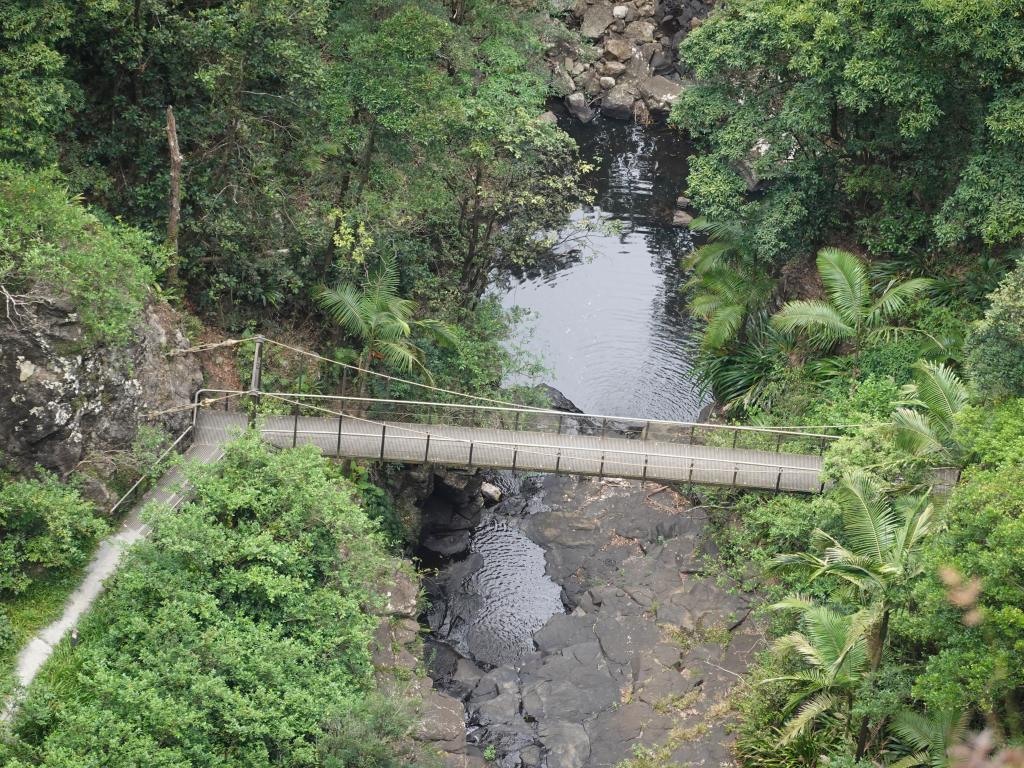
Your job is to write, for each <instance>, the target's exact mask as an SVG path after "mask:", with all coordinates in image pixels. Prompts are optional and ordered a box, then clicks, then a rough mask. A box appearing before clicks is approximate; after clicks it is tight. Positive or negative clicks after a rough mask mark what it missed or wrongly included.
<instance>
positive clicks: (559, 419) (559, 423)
mask: <svg viewBox="0 0 1024 768" xmlns="http://www.w3.org/2000/svg"><path fill="white" fill-rule="evenodd" d="M564 419H565V414H563V413H560V414H558V434H562V421H563V420H564Z"/></svg>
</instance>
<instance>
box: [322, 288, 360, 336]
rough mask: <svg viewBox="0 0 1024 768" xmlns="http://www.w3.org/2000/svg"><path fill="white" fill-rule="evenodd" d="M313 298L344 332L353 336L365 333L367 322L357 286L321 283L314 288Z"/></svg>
mask: <svg viewBox="0 0 1024 768" xmlns="http://www.w3.org/2000/svg"><path fill="white" fill-rule="evenodd" d="M313 299H314V301H316V304H317V306H318V307H320V309H322V310H324V311H325V312H326V313H327V314H328V315H330V316H331V318H332V319H333V320H334V321H335V322H336V323H337V324H338V325H340V326H341V327H342V328H343V329H344V330H345V332H346V333H350V334H352V335H353V336H365V335H366V333H367V331H368V330H369V323H368V321H367V318H366V316H365V307H364V305H363V302H362V294H361V292H360V291H359V289H358V288H356V287H355V286H352V285H348V284H342V285H338V286H335V287H334V288H328V287H327V286H324V285H321V286H318V287H317V288H316V289H315V290H314V293H313Z"/></svg>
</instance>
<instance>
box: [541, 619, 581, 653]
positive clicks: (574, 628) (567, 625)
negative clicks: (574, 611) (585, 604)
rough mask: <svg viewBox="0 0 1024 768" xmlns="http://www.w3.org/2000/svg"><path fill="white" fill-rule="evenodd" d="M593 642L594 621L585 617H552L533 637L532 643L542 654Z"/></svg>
mask: <svg viewBox="0 0 1024 768" xmlns="http://www.w3.org/2000/svg"><path fill="white" fill-rule="evenodd" d="M593 640H594V620H593V618H588V617H587V616H568V615H560V616H552V617H551V618H550V619H548V621H547V623H546V624H545V625H544V626H543V627H541V628H540V629H539V630H538V631H537V632H536V633H534V635H533V642H534V643H536V644H537V649H538V650H540V651H542V652H550V651H553V650H557V649H559V648H566V647H569V646H575V645H577V644H578V643H587V642H590V641H593Z"/></svg>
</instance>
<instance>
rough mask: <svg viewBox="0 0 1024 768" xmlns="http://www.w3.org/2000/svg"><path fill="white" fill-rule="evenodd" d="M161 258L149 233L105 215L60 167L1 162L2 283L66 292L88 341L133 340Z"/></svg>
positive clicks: (37, 291)
mask: <svg viewBox="0 0 1024 768" xmlns="http://www.w3.org/2000/svg"><path fill="white" fill-rule="evenodd" d="M159 261H160V256H159V251H158V249H157V248H156V246H154V244H153V242H152V240H150V239H149V237H148V236H146V235H145V234H143V233H142V232H141V231H139V230H137V229H132V228H130V227H126V226H123V225H121V224H112V223H106V222H104V221H102V220H101V219H99V218H98V217H97V216H95V215H94V214H93V213H91V212H90V211H89V210H88V209H87V208H86V207H85V206H83V205H82V204H81V203H80V202H79V201H78V200H76V199H74V198H72V197H69V195H68V193H67V190H66V189H65V188H64V187H63V186H62V185H61V184H60V181H59V179H58V177H57V176H56V174H55V173H54V172H52V171H28V170H26V169H24V168H21V167H19V166H17V165H14V164H12V163H7V162H0V285H4V286H5V287H6V288H7V290H8V291H10V292H11V293H23V294H31V295H42V296H48V297H58V296H67V297H68V298H69V299H70V300H71V302H72V303H73V304H74V307H75V310H76V311H77V312H78V314H79V316H80V317H81V320H82V325H83V326H84V328H85V332H86V336H87V341H126V340H127V338H128V333H129V330H130V329H131V326H132V324H133V323H134V322H135V319H136V317H137V316H138V314H139V311H140V310H141V308H142V305H143V302H144V301H145V298H146V291H147V289H148V287H149V286H150V285H151V284H152V283H153V280H154V277H153V268H154V267H159Z"/></svg>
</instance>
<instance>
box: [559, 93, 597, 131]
mask: <svg viewBox="0 0 1024 768" xmlns="http://www.w3.org/2000/svg"><path fill="white" fill-rule="evenodd" d="M565 107H566V109H568V110H569V114H570V115H572V116H573V117H575V118H576V119H577V120H579V121H580V122H581V123H589V122H590V121H591V120H593V119H594V117H595V116H596V113H595V112H594V110H592V109H591V108H590V105H589V104H588V103H587V97H586V96H584V95H583V94H582V93H580V92H578V91H577V92H576V93H571V94H569V95H568V96H567V97H566V99H565Z"/></svg>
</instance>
